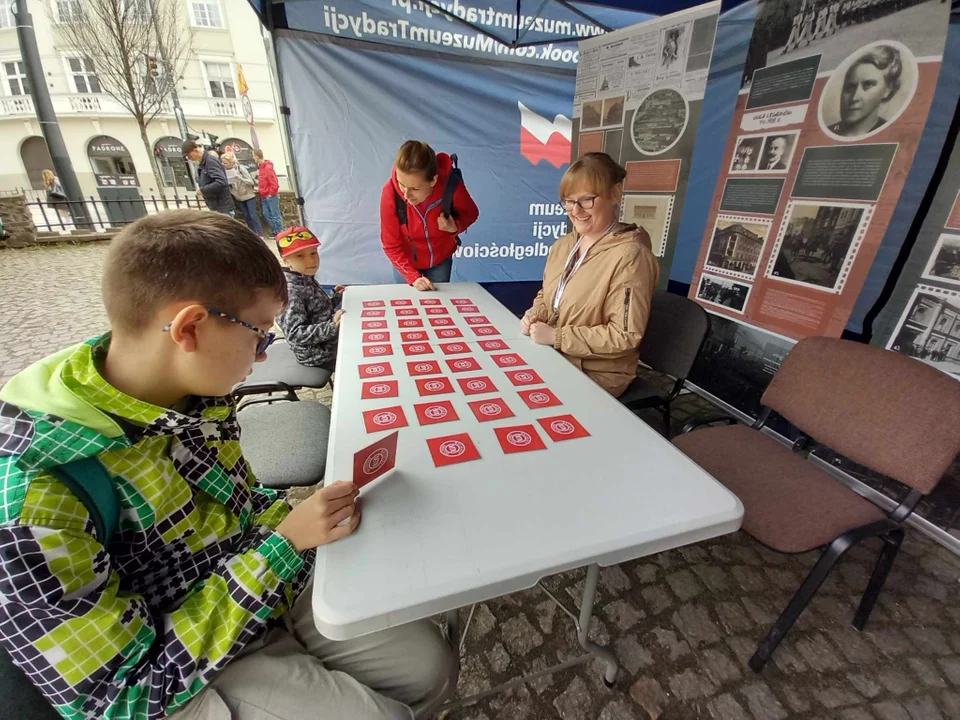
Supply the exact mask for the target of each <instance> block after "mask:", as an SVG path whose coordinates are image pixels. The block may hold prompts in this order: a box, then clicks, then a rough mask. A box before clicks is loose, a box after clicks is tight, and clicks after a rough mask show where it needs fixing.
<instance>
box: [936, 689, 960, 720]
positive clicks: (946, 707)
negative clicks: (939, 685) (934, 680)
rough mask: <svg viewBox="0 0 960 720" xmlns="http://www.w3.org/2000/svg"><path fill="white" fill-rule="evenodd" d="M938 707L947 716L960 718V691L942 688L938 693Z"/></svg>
mask: <svg viewBox="0 0 960 720" xmlns="http://www.w3.org/2000/svg"><path fill="white" fill-rule="evenodd" d="M940 707H942V708H943V712H944V713H946V716H947V717H948V718H951V719H953V718H960V693H955V692H950V691H949V690H944V691H943V692H942V693H940Z"/></svg>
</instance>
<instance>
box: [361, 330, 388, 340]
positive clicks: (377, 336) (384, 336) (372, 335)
mask: <svg viewBox="0 0 960 720" xmlns="http://www.w3.org/2000/svg"><path fill="white" fill-rule="evenodd" d="M362 342H365V343H383V342H390V333H388V332H365V333H364V334H363V341H362Z"/></svg>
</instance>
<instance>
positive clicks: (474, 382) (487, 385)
mask: <svg viewBox="0 0 960 720" xmlns="http://www.w3.org/2000/svg"><path fill="white" fill-rule="evenodd" d="M457 383H458V384H459V385H460V389H461V390H463V394H464V395H482V394H483V393H492V392H496V391H497V386H496V385H494V384H493V382H492V381H491V380H490V378H488V377H484V376H481V377H475V378H458V379H457Z"/></svg>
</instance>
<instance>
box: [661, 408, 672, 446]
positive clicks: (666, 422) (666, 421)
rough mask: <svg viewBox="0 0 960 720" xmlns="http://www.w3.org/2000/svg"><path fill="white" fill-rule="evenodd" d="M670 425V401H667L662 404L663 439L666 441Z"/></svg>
mask: <svg viewBox="0 0 960 720" xmlns="http://www.w3.org/2000/svg"><path fill="white" fill-rule="evenodd" d="M670 425H671V418H670V401H669V400H667V401H666V402H665V403H664V404H663V435H664V437H666V438H667V440H669V439H670Z"/></svg>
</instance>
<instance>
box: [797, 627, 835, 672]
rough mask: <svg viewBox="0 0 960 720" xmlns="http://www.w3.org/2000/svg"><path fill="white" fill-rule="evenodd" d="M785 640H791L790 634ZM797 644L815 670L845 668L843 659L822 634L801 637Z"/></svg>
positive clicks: (801, 653)
mask: <svg viewBox="0 0 960 720" xmlns="http://www.w3.org/2000/svg"><path fill="white" fill-rule="evenodd" d="M784 642H790V635H787V637H786V640H784ZM795 645H796V648H797V652H799V653H800V655H801V657H803V659H804V660H805V661H806V662H807V664H809V665H810V667H812V668H813V669H814V670H817V671H819V672H830V671H833V670H842V669H843V661H842V660H841V659H840V657H839V655H838V654H837V651H836V650H834V649H833V646H832V645H831V644H830V643H828V642H827V639H826V637H824V636H823V635H822V634H820V633H815V634H813V635H811V636H810V637H802V638H799V639H797V641H796V643H795Z"/></svg>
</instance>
